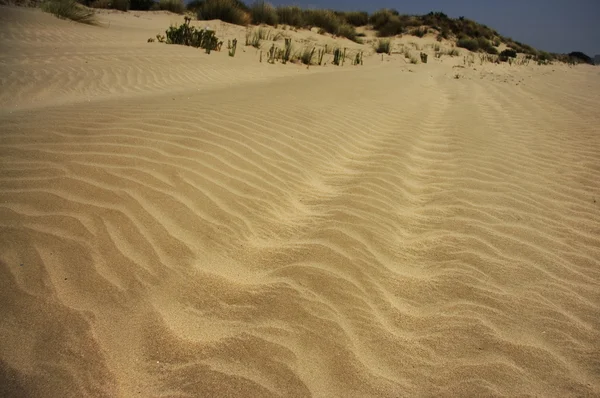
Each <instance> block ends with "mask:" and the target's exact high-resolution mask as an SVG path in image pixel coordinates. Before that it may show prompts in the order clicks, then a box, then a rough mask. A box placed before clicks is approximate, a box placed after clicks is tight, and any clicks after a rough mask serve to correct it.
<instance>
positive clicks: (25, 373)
mask: <svg viewBox="0 0 600 398" xmlns="http://www.w3.org/2000/svg"><path fill="white" fill-rule="evenodd" d="M0 14H1V16H0V22H1V25H0V45H1V46H2V47H3V49H5V51H3V52H2V53H0V72H1V73H0V75H1V76H0V87H1V90H0V107H1V110H0V395H2V396H8V397H13V396H14V397H25V396H31V397H42V396H44V397H81V396H94V397H102V396H106V397H116V396H122V397H130V396H147V397H192V396H193V397H195V396H210V397H224V396H248V397H267V396H290V397H291V396H293V397H302V396H315V397H334V396H338V397H367V396H368V397H398V396H540V397H542V396H544V397H546V396H555V397H565V396H577V397H585V396H589V397H592V396H599V395H600V113H599V112H598V109H600V69H598V68H593V67H588V66H579V67H576V68H569V67H567V66H564V65H555V66H545V67H539V66H537V65H536V66H533V65H530V66H527V67H525V66H522V67H518V68H517V67H513V68H512V69H510V67H508V66H494V65H489V66H486V65H483V66H479V65H476V66H475V68H473V67H471V68H456V67H454V68H453V65H452V64H449V63H448V62H446V63H444V62H437V61H436V62H431V63H429V64H427V65H410V66H409V65H406V64H405V63H404V62H400V60H399V58H398V59H396V58H392V61H390V62H383V63H382V62H381V61H379V58H378V56H377V57H372V58H367V59H366V60H365V66H364V67H359V68H353V67H344V68H338V69H334V68H333V67H323V68H311V69H310V70H306V69H305V68H303V67H300V66H296V65H287V66H282V65H266V64H264V63H263V64H260V63H258V62H257V60H256V59H255V56H254V55H253V54H250V52H249V51H248V52H247V53H243V52H242V53H241V55H240V56H239V57H237V56H236V58H234V59H231V58H229V57H227V54H226V53H216V54H211V55H210V56H207V55H205V54H202V53H201V52H198V51H195V50H191V49H188V48H184V47H179V46H166V45H159V44H158V43H156V44H148V43H146V42H145V40H144V39H146V38H147V37H150V36H152V33H153V32H154V34H155V33H158V32H160V31H161V29H164V27H165V25H166V26H168V24H169V21H171V20H175V19H177V18H178V17H175V16H172V15H168V14H162V13H156V14H150V13H141V16H138V17H136V16H135V15H133V14H132V13H129V14H106V15H103V16H102V18H103V19H102V21H103V22H104V23H105V24H104V26H100V27H94V26H82V25H77V24H74V23H69V22H65V21H61V20H57V19H55V18H54V17H52V16H50V15H47V14H43V13H41V12H38V11H32V10H24V9H17V8H0ZM107 25H109V26H108V27H107ZM232 29H233V28H232ZM127 38H131V39H127ZM432 58H433V57H432ZM368 60H370V61H368ZM455 66H456V65H455ZM457 73H459V74H460V76H459V77H460V78H459V79H456V78H455V75H456V74H457Z"/></svg>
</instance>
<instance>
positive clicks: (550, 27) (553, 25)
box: [245, 0, 600, 58]
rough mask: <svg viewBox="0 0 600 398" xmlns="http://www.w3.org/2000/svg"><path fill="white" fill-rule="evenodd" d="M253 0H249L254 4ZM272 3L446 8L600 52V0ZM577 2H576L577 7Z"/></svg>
mask: <svg viewBox="0 0 600 398" xmlns="http://www.w3.org/2000/svg"><path fill="white" fill-rule="evenodd" d="M252 2H253V0H245V3H247V4H252ZM270 3H272V4H273V5H277V6H280V5H297V6H300V7H302V8H330V9H334V10H340V11H368V12H369V13H371V12H373V11H375V10H378V9H381V8H394V9H396V10H398V11H399V12H400V13H402V14H427V13H428V12H430V11H441V12H444V13H445V14H447V15H448V16H450V17H452V18H458V17H459V16H464V17H465V18H469V19H472V20H474V21H476V22H478V23H481V24H485V25H487V26H489V27H490V28H492V29H495V30H496V31H498V32H499V33H500V34H501V35H503V36H507V37H511V38H513V39H514V40H517V41H520V42H523V43H525V44H529V45H532V46H533V47H535V48H537V49H539V50H544V51H549V52H553V53H569V52H572V51H581V52H584V53H586V54H587V55H589V56H590V57H592V58H594V56H595V55H597V54H600V18H599V17H600V1H598V0H579V1H576V2H567V1H564V0H528V1H527V2H522V1H519V0H503V1H476V0H453V1H451V2H450V1H443V0H422V1H419V2H415V1H407V0H394V1H392V0H379V1H377V2H371V3H368V5H365V2H364V1H358V0H346V1H342V0H273V1H271V2H270ZM574 4H576V5H574Z"/></svg>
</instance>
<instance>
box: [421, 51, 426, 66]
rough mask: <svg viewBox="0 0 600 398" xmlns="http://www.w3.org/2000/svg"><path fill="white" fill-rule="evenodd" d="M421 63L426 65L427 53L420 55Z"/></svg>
mask: <svg viewBox="0 0 600 398" xmlns="http://www.w3.org/2000/svg"><path fill="white" fill-rule="evenodd" d="M420 55H421V62H422V63H424V64H426V63H427V53H421V54H420Z"/></svg>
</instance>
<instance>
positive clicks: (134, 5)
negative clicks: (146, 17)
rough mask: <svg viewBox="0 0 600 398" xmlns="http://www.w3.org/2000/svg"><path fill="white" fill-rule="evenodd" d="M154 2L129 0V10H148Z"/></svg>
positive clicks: (152, 0) (151, 0)
mask: <svg viewBox="0 0 600 398" xmlns="http://www.w3.org/2000/svg"><path fill="white" fill-rule="evenodd" d="M155 4H156V3H155V2H154V0H130V3H129V8H130V9H131V10H139V11H148V10H151V9H152V7H153V6H154V5H155Z"/></svg>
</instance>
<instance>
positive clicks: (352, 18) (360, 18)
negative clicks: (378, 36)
mask: <svg viewBox="0 0 600 398" xmlns="http://www.w3.org/2000/svg"><path fill="white" fill-rule="evenodd" d="M343 18H344V19H345V20H346V22H348V23H349V24H350V25H352V26H365V25H367V24H368V23H369V14H367V13H366V12H365V11H350V12H346V13H344V14H343Z"/></svg>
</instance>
